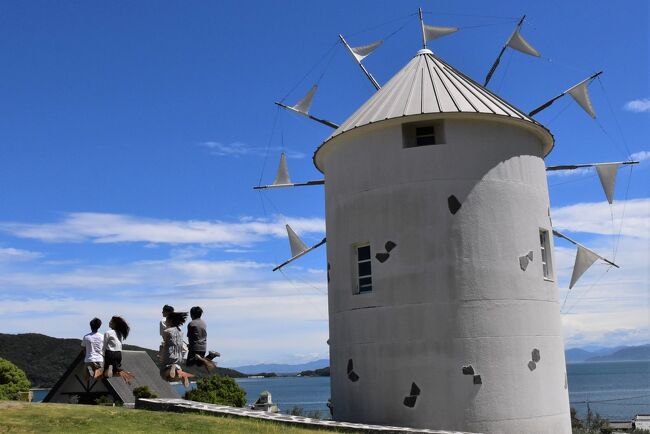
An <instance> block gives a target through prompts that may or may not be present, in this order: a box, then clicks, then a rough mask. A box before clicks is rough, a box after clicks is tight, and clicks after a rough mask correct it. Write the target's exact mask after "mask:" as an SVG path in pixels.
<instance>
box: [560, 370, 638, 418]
mask: <svg viewBox="0 0 650 434" xmlns="http://www.w3.org/2000/svg"><path fill="white" fill-rule="evenodd" d="M567 374H568V377H569V401H571V406H572V407H574V408H575V409H576V411H577V412H578V414H579V415H581V416H583V417H584V415H585V414H586V413H587V404H586V403H585V401H590V403H589V406H590V407H591V410H592V411H594V412H598V413H600V415H601V416H603V417H606V418H608V419H610V420H630V419H632V418H633V417H634V416H635V415H636V414H649V413H650V361H644V362H601V363H569V364H568V365H567Z"/></svg>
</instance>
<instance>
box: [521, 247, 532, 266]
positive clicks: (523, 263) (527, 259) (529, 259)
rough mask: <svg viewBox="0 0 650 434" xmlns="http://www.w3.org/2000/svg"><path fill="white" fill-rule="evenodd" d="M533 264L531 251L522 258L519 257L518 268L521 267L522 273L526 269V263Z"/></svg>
mask: <svg viewBox="0 0 650 434" xmlns="http://www.w3.org/2000/svg"><path fill="white" fill-rule="evenodd" d="M529 262H533V251H532V250H531V251H529V252H528V253H526V254H525V255H524V256H520V257H519V266H520V267H521V269H522V271H526V268H528V263H529Z"/></svg>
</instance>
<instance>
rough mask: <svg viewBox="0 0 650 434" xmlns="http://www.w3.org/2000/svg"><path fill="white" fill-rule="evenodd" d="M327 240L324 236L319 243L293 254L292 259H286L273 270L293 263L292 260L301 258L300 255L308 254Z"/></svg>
mask: <svg viewBox="0 0 650 434" xmlns="http://www.w3.org/2000/svg"><path fill="white" fill-rule="evenodd" d="M326 241H327V239H326V238H323V239H322V240H321V241H319V242H318V243H316V244H314V245H313V246H311V247H310V248H308V249H307V250H305V251H302V252H300V253H298V254H297V255H295V256H293V257H292V258H290V259H288V260H286V261H284V262H283V263H282V264H280V265H278V266H277V267H275V268H274V269H273V271H277V270H279V269H280V268H282V267H284V266H285V265H288V264H290V263H292V262H293V261H295V260H296V259H298V258H300V257H302V256H304V255H306V254H307V253H309V252H311V251H312V250H314V249H316V248H318V247H320V246H322V245H323V244H325V242H326Z"/></svg>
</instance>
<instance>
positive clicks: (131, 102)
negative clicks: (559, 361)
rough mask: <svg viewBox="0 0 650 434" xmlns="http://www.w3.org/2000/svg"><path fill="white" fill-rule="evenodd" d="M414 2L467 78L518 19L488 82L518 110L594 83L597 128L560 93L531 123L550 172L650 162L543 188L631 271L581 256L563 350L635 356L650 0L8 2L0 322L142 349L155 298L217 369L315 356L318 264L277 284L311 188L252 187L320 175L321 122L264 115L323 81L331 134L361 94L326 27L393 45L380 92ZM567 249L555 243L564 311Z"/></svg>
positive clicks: (405, 44)
mask: <svg viewBox="0 0 650 434" xmlns="http://www.w3.org/2000/svg"><path fill="white" fill-rule="evenodd" d="M418 6H422V8H423V9H424V10H425V12H426V13H425V21H426V22H427V23H428V24H437V25H454V26H458V27H461V31H460V32H458V33H456V34H454V35H451V36H448V37H445V38H442V39H440V40H437V41H434V42H433V43H431V44H430V48H431V49H432V50H433V51H434V52H435V53H436V54H437V55H439V56H441V57H442V58H443V59H445V60H446V61H448V62H449V63H451V64H452V65H454V66H456V67H457V68H458V69H460V70H461V71H463V72H465V73H466V74H468V75H469V76H470V77H472V78H474V79H476V80H477V81H481V82H482V79H483V78H484V76H485V74H486V72H487V70H488V69H489V67H490V65H491V63H492V62H493V61H494V58H495V56H496V54H497V53H498V51H499V49H500V47H501V46H502V45H503V43H504V42H505V40H506V39H507V38H508V36H509V35H510V33H511V32H512V30H513V28H514V26H515V24H516V22H517V20H518V18H519V17H520V16H521V15H523V14H524V13H525V14H527V16H528V19H527V21H526V23H525V25H524V27H523V29H522V34H523V35H524V37H525V38H526V39H527V40H528V41H529V42H530V43H531V44H532V45H533V46H534V47H535V48H537V49H538V50H539V51H540V52H541V54H542V57H541V58H540V59H536V58H533V57H530V56H526V55H523V54H521V53H517V52H513V51H512V50H507V51H506V54H505V55H504V57H503V60H502V62H501V65H500V67H499V69H498V70H497V72H496V74H495V76H494V77H493V79H492V82H491V83H490V88H491V89H492V90H493V91H495V92H497V93H498V94H500V95H501V96H502V97H504V98H505V99H506V100H508V101H510V102H512V103H514V104H515V105H517V106H518V107H520V108H522V109H523V110H525V111H529V110H531V109H533V108H535V107H537V106H538V105H539V104H541V103H543V102H544V101H546V100H547V99H549V98H551V97H553V96H555V95H556V94H558V93H560V92H562V91H564V90H566V89H567V88H569V87H570V86H572V85H574V84H576V83H577V82H579V81H580V80H582V79H584V78H586V77H587V76H589V75H590V74H591V73H593V72H596V71H599V70H604V73H603V75H602V76H601V78H600V79H599V80H596V81H594V82H593V83H592V84H591V86H590V91H591V98H592V101H593V104H594V107H595V110H596V113H597V116H598V117H597V119H596V120H593V119H591V118H590V117H589V116H587V115H586V114H585V113H584V112H583V111H582V109H581V108H580V107H579V106H578V105H577V104H575V102H573V101H572V100H571V99H570V98H569V97H565V98H563V99H561V100H559V101H558V102H556V103H555V104H554V105H553V106H551V107H550V108H548V109H547V110H545V111H543V112H541V113H540V114H539V115H537V116H536V119H538V120H539V121H540V122H542V123H543V124H544V125H546V126H547V127H548V128H550V129H551V131H552V133H553V134H554V136H555V138H556V146H555V149H554V150H553V152H552V153H551V154H550V155H549V157H548V158H547V164H548V165H553V164H568V163H588V162H607V161H620V160H625V159H627V158H628V157H629V156H630V154H634V156H635V157H637V158H639V159H642V160H644V161H642V162H641V164H639V165H638V166H636V167H635V168H634V170H633V172H632V177H631V181H630V182H629V188H628V187H627V185H628V181H629V180H630V170H629V169H627V168H626V169H622V170H621V171H620V173H619V178H618V181H617V189H616V201H615V202H614V205H613V206H612V207H610V206H609V205H608V204H607V203H606V202H605V198H604V194H603V192H602V189H601V188H600V184H599V182H598V178H597V176H596V175H595V173H594V172H593V170H586V171H580V172H577V173H573V174H569V175H566V174H565V175H553V176H550V177H549V185H550V192H551V203H552V207H553V219H554V223H555V226H556V227H557V228H558V229H560V230H562V231H564V232H566V233H567V234H570V235H571V236H572V237H574V238H575V239H577V240H578V241H580V242H582V243H584V244H586V245H588V246H589V247H592V248H594V249H595V250H596V251H598V252H599V253H602V254H603V255H605V256H608V257H610V258H611V257H612V256H613V255H614V247H615V245H616V244H618V250H617V254H616V259H617V262H618V263H620V265H621V266H622V268H621V269H620V270H610V271H609V272H607V273H605V274H603V273H604V272H605V270H606V268H605V267H604V266H602V265H599V264H596V265H594V267H592V269H590V270H589V271H588V272H587V273H586V274H585V275H584V276H583V278H582V279H581V281H580V282H579V283H578V285H576V287H575V288H574V289H573V290H572V291H571V293H570V294H569V296H568V298H567V304H566V305H565V312H566V314H565V315H564V316H563V321H564V325H565V339H566V341H567V344H568V345H569V346H571V345H588V344H602V345H610V344H611V345H615V344H619V343H624V344H625V343H627V344H636V343H645V342H647V341H648V340H649V339H648V338H649V337H650V327H649V324H648V323H649V321H650V319H649V318H650V306H649V300H650V296H649V291H650V276H649V271H648V263H649V262H650V226H649V223H648V221H649V220H650V191H649V189H648V185H650V170H648V167H650V159H649V158H648V157H650V144H649V143H648V137H650V122H649V120H650V89H649V81H648V76H649V73H650V71H649V70H648V63H649V58H648V57H649V53H650V47H649V46H648V45H649V39H650V38H649V35H650V32H649V29H648V23H649V11H648V4H647V2H645V1H642V0H633V1H628V2H626V3H625V7H624V8H623V7H620V5H619V4H616V3H614V2H608V1H603V0H598V1H574V2H561V1H558V0H555V1H550V2H532V1H499V2H489V3H486V2H482V1H466V2H462V3H458V2H424V3H417V2H411V1H403V2H387V1H384V2H377V1H357V2H340V1H331V2H327V3H322V2H321V3H316V2H288V1H285V2H252V3H251V2H247V3H242V2H195V1H188V2H169V1H156V2H154V1H142V2H137V3H132V4H127V3H120V2H117V3H116V2H109V3H107V2H98V1H90V2H71V1H59V2H47V1H41V2H37V1H34V2H6V3H5V4H4V5H3V12H2V14H0V33H1V35H0V53H2V54H3V57H4V62H3V65H2V67H1V68H0V71H1V72H0V74H1V77H2V80H0V199H1V202H0V203H1V204H2V206H0V312H1V313H2V314H3V316H4V318H7V319H8V320H7V321H4V322H3V325H2V326H0V332H3V333H18V332H40V333H44V334H48V335H52V336H60V337H75V336H81V335H82V334H83V333H85V331H86V328H87V322H88V320H89V319H90V318H91V317H92V316H95V315H97V316H99V317H101V318H103V319H104V320H108V318H109V317H110V316H111V315H113V314H121V315H124V316H125V317H126V318H127V319H128V320H129V321H130V323H131V324H132V326H133V334H132V337H130V339H129V340H130V341H131V342H132V343H134V344H139V345H144V346H147V347H151V348H153V347H156V346H157V344H158V342H157V339H158V338H157V319H158V316H159V312H160V307H161V306H162V305H163V304H166V303H168V304H172V305H174V306H176V307H177V308H178V309H189V307H191V306H193V305H197V304H198V305H202V306H203V307H204V309H205V311H206V313H205V318H206V320H207V321H208V326H209V333H210V346H211V347H213V348H214V349H218V350H220V351H221V352H222V353H223V363H224V364H225V365H231V366H232V365H237V364H243V363H252V362H265V361H277V362H301V361H305V360H311V359H314V358H318V357H325V356H326V355H327V351H328V350H327V345H326V340H327V335H328V332H327V300H326V279H325V273H324V264H325V259H324V258H325V250H324V249H321V250H320V251H316V252H313V253H312V254H310V255H308V256H307V257H304V258H303V259H301V260H300V261H299V262H296V263H295V265H293V266H291V267H288V268H287V269H286V271H285V272H284V275H283V274H278V273H277V272H276V273H271V271H270V270H271V268H273V265H274V264H277V263H279V262H281V261H282V260H284V259H286V258H288V256H289V247H288V243H287V241H286V239H285V235H284V223H285V222H290V224H291V225H292V226H293V227H294V229H296V231H297V232H298V233H300V234H301V236H303V238H304V239H305V241H306V243H307V244H313V243H315V242H317V241H318V240H320V239H321V238H322V237H323V235H324V204H323V192H322V188H321V187H311V188H303V189H293V190H282V191H277V190H276V191H271V192H265V193H262V194H260V193H258V192H254V191H253V190H252V189H251V187H252V186H253V185H255V184H257V182H258V180H259V179H260V176H261V177H262V179H263V180H264V181H266V182H270V181H272V179H273V177H274V171H275V168H276V166H277V161H278V158H279V153H280V151H281V150H284V151H286V152H287V154H288V156H289V159H288V164H289V169H290V173H291V176H292V178H293V179H294V180H310V179H319V178H320V177H321V176H320V173H318V172H317V171H316V169H315V168H314V167H313V164H312V162H311V155H312V153H313V151H314V149H315V148H316V147H317V146H318V145H319V144H320V143H321V142H322V141H323V140H324V139H325V138H326V137H327V136H328V135H329V133H330V132H331V130H330V129H329V128H328V127H325V126H322V125H320V124H317V123H314V122H310V121H309V120H306V119H304V118H302V117H299V116H297V115H293V114H290V113H288V112H283V111H278V109H277V108H276V106H275V105H274V104H273V102H274V101H278V100H284V101H285V102H287V103H289V104H293V103H295V102H296V101H297V100H298V99H300V98H301V97H302V95H304V94H305V93H306V92H307V90H308V89H309V88H310V87H311V85H312V84H314V83H315V82H317V81H318V83H319V90H318V93H317V94H316V97H315V99H314V103H313V106H312V109H311V111H312V113H313V114H315V115H319V116H322V117H324V118H326V119H330V120H332V121H334V122H342V121H344V120H345V118H346V117H347V116H349V115H350V114H351V113H352V112H353V111H354V109H355V108H356V107H358V106H359V105H360V104H362V103H363V102H364V101H365V100H366V99H367V98H369V97H370V96H371V95H372V93H373V91H374V89H373V88H372V86H371V85H370V83H369V82H368V81H367V80H366V79H365V77H364V76H363V75H362V74H361V73H360V71H359V70H358V67H357V66H356V65H355V64H354V61H353V60H352V58H351V57H350V56H349V54H348V53H347V52H346V51H345V50H344V48H343V47H342V46H341V45H340V44H337V40H338V37H337V35H338V33H342V34H344V35H345V36H346V38H347V39H348V41H349V42H350V43H351V44H352V45H362V44H366V43H369V42H372V41H374V40H376V39H380V38H386V37H387V36H389V37H388V39H386V42H385V43H384V44H383V45H382V47H380V49H378V50H377V51H376V52H375V53H373V54H372V55H371V56H370V57H368V58H367V59H366V60H365V61H364V64H365V65H366V66H367V67H368V69H369V70H370V71H372V73H373V74H374V75H375V77H376V78H377V80H378V81H379V82H380V83H385V82H386V81H387V80H388V79H389V78H390V77H391V76H392V75H393V74H395V73H396V72H397V71H398V70H399V69H400V68H401V67H402V66H403V65H405V64H406V63H407V62H408V60H409V59H410V58H411V57H412V56H413V55H414V54H415V52H416V51H417V50H418V49H419V48H420V35H419V27H418V23H417V17H416V16H415V13H416V11H417V8H418ZM397 30H399V31H398V32H397V33H394V32H395V31H397ZM274 125H275V128H274ZM626 197H627V199H628V200H627V201H625V200H624V199H625V198H626ZM623 214H624V215H625V218H624V219H623V224H622V225H621V224H620V217H621V215H623ZM619 231H620V232H621V237H618V236H616V234H617V233H618V232H619ZM612 233H614V234H615V235H612ZM574 255H575V252H574V250H573V249H572V248H571V246H570V245H568V244H566V243H563V242H560V241H558V242H557V251H556V263H557V270H558V273H559V286H560V296H561V299H562V300H564V297H565V295H566V287H567V285H568V278H569V276H570V273H571V267H572V264H573V257H574ZM601 275H602V277H601ZM106 322H107V321H106ZM261 330H263V331H261ZM269 335H270V336H273V338H272V339H269V337H268V336H269Z"/></svg>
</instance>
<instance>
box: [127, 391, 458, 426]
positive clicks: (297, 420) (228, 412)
mask: <svg viewBox="0 0 650 434" xmlns="http://www.w3.org/2000/svg"><path fill="white" fill-rule="evenodd" d="M135 408H137V409H141V410H153V411H173V412H179V413H202V414H212V415H215V416H222V417H245V418H253V419H263V420H268V421H272V422H277V423H282V424H286V425H294V426H301V427H309V428H316V429H318V428H320V429H323V430H332V431H336V430H342V431H345V432H364V433H422V434H470V433H461V432H459V431H438V430H432V429H418V428H402V427H394V426H382V425H366V424H361V423H348V422H336V421H333V420H320V419H311V418H309V417H302V416H290V415H288V414H281V413H267V412H263V411H254V410H249V409H247V408H238V407H228V406H226V405H215V404H205V403H203V402H196V401H188V400H186V399H161V398H156V399H138V400H137V401H136V402H135Z"/></svg>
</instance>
